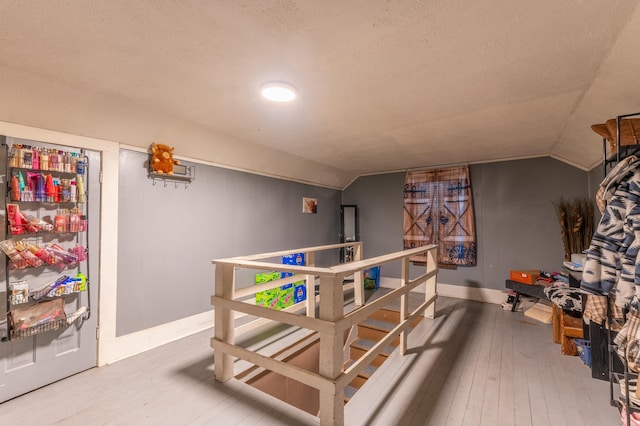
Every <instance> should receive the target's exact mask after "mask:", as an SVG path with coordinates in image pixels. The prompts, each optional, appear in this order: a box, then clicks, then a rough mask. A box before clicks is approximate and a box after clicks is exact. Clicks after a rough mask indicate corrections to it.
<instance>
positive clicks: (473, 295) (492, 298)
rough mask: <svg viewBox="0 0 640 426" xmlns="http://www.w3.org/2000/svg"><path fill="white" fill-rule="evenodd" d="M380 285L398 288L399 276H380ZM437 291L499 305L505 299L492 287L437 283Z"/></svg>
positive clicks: (443, 294)
mask: <svg viewBox="0 0 640 426" xmlns="http://www.w3.org/2000/svg"><path fill="white" fill-rule="evenodd" d="M380 287H386V288H398V287H400V278H387V277H381V278H380ZM418 291H419V290H418ZM437 292H438V295H439V296H444V297H453V298H455V299H465V300H475V301H478V302H485V303H493V304H496V305H500V304H502V302H504V301H505V300H506V295H505V293H504V292H503V291H502V290H496V289H493V288H478V287H465V286H461V285H453V284H443V283H438V287H437Z"/></svg>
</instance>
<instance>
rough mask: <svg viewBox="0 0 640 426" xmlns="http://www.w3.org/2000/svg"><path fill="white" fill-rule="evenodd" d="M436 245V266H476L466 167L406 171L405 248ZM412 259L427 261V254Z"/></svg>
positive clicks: (473, 227) (473, 226)
mask: <svg viewBox="0 0 640 426" xmlns="http://www.w3.org/2000/svg"><path fill="white" fill-rule="evenodd" d="M426 244H438V265H439V266H440V267H442V268H451V269H455V268H456V266H459V265H460V266H475V265H476V232H475V216H474V213H473V194H472V192H471V179H470V176H469V167H468V166H463V167H452V168H448V169H439V170H425V171H415V172H407V174H406V176H405V185H404V248H405V249H408V248H413V247H419V246H423V245H426ZM411 260H412V261H413V262H419V263H422V262H426V255H420V256H414V257H413V258H412V259H411Z"/></svg>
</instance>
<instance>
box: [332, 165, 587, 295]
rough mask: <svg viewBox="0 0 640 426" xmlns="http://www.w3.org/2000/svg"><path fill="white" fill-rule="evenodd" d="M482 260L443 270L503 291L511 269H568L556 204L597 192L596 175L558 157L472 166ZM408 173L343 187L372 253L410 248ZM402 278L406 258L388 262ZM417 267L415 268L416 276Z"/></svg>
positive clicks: (446, 276)
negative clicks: (405, 241)
mask: <svg viewBox="0 0 640 426" xmlns="http://www.w3.org/2000/svg"><path fill="white" fill-rule="evenodd" d="M470 170H471V185H472V188H473V195H474V206H475V213H476V232H477V240H478V265H477V266H475V267H461V268H458V269H457V270H444V269H443V270H441V271H440V273H439V276H438V281H439V282H441V283H446V284H455V285H465V286H474V287H482V288H493V289H503V288H504V280H505V279H506V278H508V276H509V270H511V269H542V270H547V271H557V270H560V268H561V265H562V261H563V260H564V251H563V248H562V240H561V237H560V226H559V224H558V220H557V217H556V213H555V208H554V205H553V203H554V202H557V201H558V200H559V199H560V197H561V196H563V197H566V198H571V197H586V196H589V195H590V193H589V183H588V180H589V176H588V174H587V173H586V172H583V171H581V170H579V169H577V168H574V167H572V166H569V165H567V164H565V163H562V162H560V161H557V160H554V159H552V158H537V159H529V160H518V161H506V162H500V163H490V164H478V165H472V166H470ZM403 185H404V173H390V174H383V175H374V176H365V177H361V178H359V179H357V180H356V181H355V182H354V183H353V184H351V185H350V186H349V187H348V188H347V189H346V190H345V191H343V196H342V202H343V204H357V205H358V207H359V215H360V235H361V240H362V241H363V242H364V252H365V256H366V257H372V256H376V255H381V254H384V253H389V252H393V251H397V250H402V220H403V204H402V203H403V193H402V191H403ZM381 274H382V276H386V277H394V278H398V277H399V276H400V266H399V264H391V265H385V266H383V267H382V271H381ZM416 274H417V270H416V269H414V270H412V275H414V276H415V275H416Z"/></svg>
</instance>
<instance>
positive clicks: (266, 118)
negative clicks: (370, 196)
mask: <svg viewBox="0 0 640 426" xmlns="http://www.w3.org/2000/svg"><path fill="white" fill-rule="evenodd" d="M639 3H640V0H618V1H615V2H611V1H610V0H592V1H586V0H565V1H561V2H558V1H556V0H539V1H535V2H532V1H530V0H528V1H524V0H514V1H503V0H502V1H499V0H487V1H483V2H478V1H472V0H462V1H453V0H429V1H427V0H425V1H417V0H411V1H409V0H406V1H402V0H400V1H372V0H359V1H270V0H263V1H237V0H229V1H211V0H183V1H177V0H165V1H161V0H147V1H143V0H126V1H125V0H109V1H97V0H96V1H85V0H75V1H71V0H56V1H52V0H29V1H21V0H16V1H10V0H1V1H0V120H2V121H9V122H14V123H19V124H26V125H31V126H35V127H41V128H46V129H52V130H59V131H63V132H69V133H73V134H80V135H86V136H92V137H97V138H102V139H108V140H113V141H117V142H121V143H124V144H127V145H133V146H140V147H145V148H146V147H148V146H149V145H150V144H151V143H153V142H160V143H167V144H169V145H172V146H175V147H176V153H177V154H178V155H180V156H185V157H192V158H197V159H202V160H205V161H210V162H212V163H216V164H221V165H226V166H231V167H235V168H240V169H246V170H251V171H255V172H259V173H264V174H268V175H274V176H282V177H286V178H291V179H296V180H300V181H306V182H312V183H316V184H320V185H325V186H330V187H336V188H342V187H344V186H345V185H347V184H348V183H349V182H351V181H352V180H353V179H354V178H355V177H357V176H358V175H361V174H369V173H378V172H384V171H391V170H404V169H407V168H414V167H429V166H436V165H446V164H454V163H465V162H484V161H496V160H501V159H510V158H526V157H532V156H553V157H555V158H558V159H561V160H563V161H566V162H569V163H571V164H573V165H575V166H577V167H580V168H582V169H585V170H589V169H590V168H592V167H593V166H594V165H596V164H597V163H598V162H599V161H600V160H601V157H602V144H601V140H600V138H599V137H598V136H597V135H596V134H595V133H593V132H592V131H591V130H590V128H589V126H590V125H591V124H594V123H597V122H604V121H605V120H606V119H607V118H611V117H614V116H615V115H618V114H625V113H631V112H640V83H639V82H638V81H639V79H638V77H639V76H640V54H639V53H638V52H639V49H638V40H640V6H639ZM270 80H285V81H288V82H289V83H291V84H293V85H294V86H296V87H297V88H298V89H299V92H300V94H299V98H298V100H297V101H296V102H294V103H292V104H286V105H282V104H280V105H279V104H270V103H268V102H267V101H264V100H262V99H261V98H260V97H259V87H260V85H261V84H262V83H264V82H266V81H270Z"/></svg>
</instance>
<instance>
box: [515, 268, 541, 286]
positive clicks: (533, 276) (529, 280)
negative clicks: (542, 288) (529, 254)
mask: <svg viewBox="0 0 640 426" xmlns="http://www.w3.org/2000/svg"><path fill="white" fill-rule="evenodd" d="M539 276H540V271H539V270H537V269H530V270H522V271H511V274H510V277H509V279H511V281H517V282H519V283H522V284H535V283H536V280H537V279H538V277H539Z"/></svg>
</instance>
